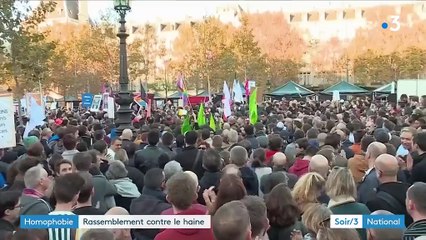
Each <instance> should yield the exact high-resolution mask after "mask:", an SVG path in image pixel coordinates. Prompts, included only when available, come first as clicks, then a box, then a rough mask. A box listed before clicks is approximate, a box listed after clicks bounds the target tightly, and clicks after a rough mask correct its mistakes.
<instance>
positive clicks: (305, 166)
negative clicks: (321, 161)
mask: <svg viewBox="0 0 426 240" xmlns="http://www.w3.org/2000/svg"><path fill="white" fill-rule="evenodd" d="M288 172H289V173H293V174H296V175H297V177H299V178H300V176H302V175H303V174H305V173H308V172H309V160H303V159H300V158H299V159H296V161H295V162H294V164H293V166H291V167H290V169H289V170H288Z"/></svg>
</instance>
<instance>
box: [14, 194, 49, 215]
mask: <svg viewBox="0 0 426 240" xmlns="http://www.w3.org/2000/svg"><path fill="white" fill-rule="evenodd" d="M21 206H22V208H21V211H20V215H47V214H49V213H50V212H51V211H52V208H51V207H50V205H49V203H47V202H46V201H45V200H43V199H41V198H35V197H32V196H27V195H22V196H21Z"/></svg>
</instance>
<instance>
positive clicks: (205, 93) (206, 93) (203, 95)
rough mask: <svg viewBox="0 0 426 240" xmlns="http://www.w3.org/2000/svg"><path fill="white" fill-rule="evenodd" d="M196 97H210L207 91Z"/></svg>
mask: <svg viewBox="0 0 426 240" xmlns="http://www.w3.org/2000/svg"><path fill="white" fill-rule="evenodd" d="M196 96H197V97H208V96H209V92H208V91H206V90H204V91H202V92H200V93H198V94H197V95H196Z"/></svg>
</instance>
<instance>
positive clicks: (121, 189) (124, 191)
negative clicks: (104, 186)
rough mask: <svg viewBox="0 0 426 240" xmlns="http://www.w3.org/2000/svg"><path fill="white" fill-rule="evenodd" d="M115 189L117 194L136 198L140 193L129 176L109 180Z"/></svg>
mask: <svg viewBox="0 0 426 240" xmlns="http://www.w3.org/2000/svg"><path fill="white" fill-rule="evenodd" d="M109 181H110V182H111V183H112V184H113V185H114V186H115V188H116V189H117V194H118V195H120V196H122V197H126V198H137V197H139V196H140V195H141V194H140V193H139V190H138V187H137V186H136V185H135V184H134V183H133V182H132V180H131V179H130V178H127V177H126V178H120V179H114V180H109Z"/></svg>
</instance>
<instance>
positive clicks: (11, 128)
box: [0, 94, 16, 148]
mask: <svg viewBox="0 0 426 240" xmlns="http://www.w3.org/2000/svg"><path fill="white" fill-rule="evenodd" d="M13 109H14V106H13V95H12V94H2V95H0V148H9V147H15V146H16V138H15V114H14V110H13Z"/></svg>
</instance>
